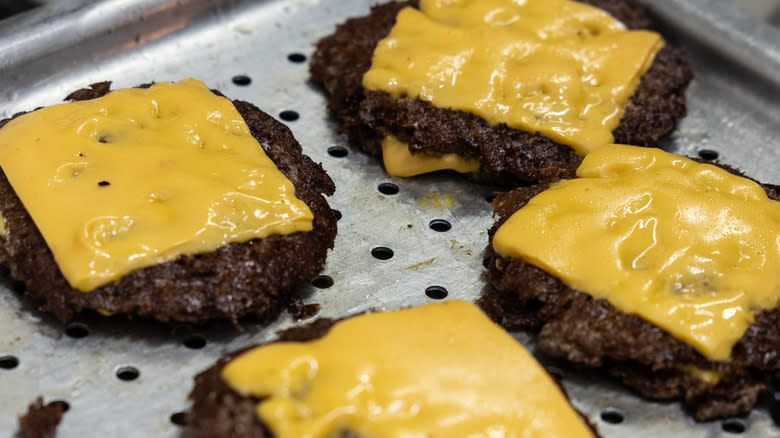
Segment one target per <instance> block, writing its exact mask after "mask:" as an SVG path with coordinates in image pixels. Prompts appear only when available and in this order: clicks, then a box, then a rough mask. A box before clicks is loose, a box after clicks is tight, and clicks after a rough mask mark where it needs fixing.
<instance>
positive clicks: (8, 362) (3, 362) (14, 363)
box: [0, 356, 19, 370]
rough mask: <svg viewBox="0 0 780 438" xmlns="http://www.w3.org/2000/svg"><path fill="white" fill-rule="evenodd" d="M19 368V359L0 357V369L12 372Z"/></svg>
mask: <svg viewBox="0 0 780 438" xmlns="http://www.w3.org/2000/svg"><path fill="white" fill-rule="evenodd" d="M18 366H19V359H17V358H16V356H0V368H2V369H4V370H12V369H14V368H16V367H18Z"/></svg>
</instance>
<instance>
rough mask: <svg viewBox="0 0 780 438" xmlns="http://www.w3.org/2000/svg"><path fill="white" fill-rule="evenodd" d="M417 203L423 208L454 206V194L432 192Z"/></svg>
mask: <svg viewBox="0 0 780 438" xmlns="http://www.w3.org/2000/svg"><path fill="white" fill-rule="evenodd" d="M417 205H419V206H420V207H421V208H427V207H430V208H452V206H453V205H454V203H453V201H452V196H450V195H448V194H442V195H439V193H438V192H432V193H431V194H429V195H426V196H423V197H422V198H420V199H418V200H417Z"/></svg>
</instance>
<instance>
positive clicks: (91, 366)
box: [0, 0, 780, 438]
mask: <svg viewBox="0 0 780 438" xmlns="http://www.w3.org/2000/svg"><path fill="white" fill-rule="evenodd" d="M369 3H370V2H368V1H366V0H338V1H336V0H330V1H326V0H287V1H284V0H276V1H240V0H234V1H230V0H212V1H206V0H179V1H173V0H137V1H129V0H105V1H99V2H95V1H84V0H62V1H59V2H52V3H50V4H48V5H47V6H45V7H41V8H38V9H36V10H35V11H33V12H30V13H27V14H23V15H22V16H19V17H14V18H12V19H10V20H6V21H4V22H1V23H0V117H6V116H8V115H11V114H13V113H15V112H16V111H21V110H27V109H31V108H35V107H38V106H42V105H50V104H55V103H58V102H59V101H60V100H61V99H62V97H64V96H65V95H66V94H67V93H68V92H69V91H71V90H74V89H77V88H80V87H83V86H85V85H87V84H89V83H92V82H96V81H100V80H106V79H110V80H113V81H114V83H115V86H116V87H125V86H132V85H136V84H139V83H144V82H149V81H155V80H156V81H165V80H178V79H181V78H184V77H190V76H192V77H196V78H199V79H202V80H204V81H205V82H206V83H207V84H208V85H209V86H211V87H212V88H217V89H220V90H221V91H222V92H224V93H225V94H226V95H228V96H230V97H233V98H239V99H243V100H248V101H251V102H254V103H256V104H257V105H258V106H260V107H261V108H263V109H264V110H265V111H267V112H269V113H271V114H274V115H278V114H280V113H281V112H282V111H286V110H292V111H296V112H298V113H299V115H300V118H299V119H297V120H295V121H292V122H288V124H289V126H290V128H291V129H292V130H293V131H294V133H295V135H296V136H297V138H298V139H299V141H300V142H301V143H302V145H303V147H304V149H305V151H306V153H307V154H309V155H310V156H311V157H312V158H313V159H314V160H315V161H320V162H322V163H323V165H324V167H325V169H326V170H327V171H328V172H329V173H330V175H331V176H332V177H333V179H334V180H335V181H336V183H337V186H338V191H337V192H336V194H335V195H334V196H333V197H332V198H331V199H330V202H331V205H332V207H333V208H335V209H338V210H339V211H340V212H341V213H342V214H343V217H342V219H341V220H340V221H339V237H338V238H337V240H336V247H335V249H334V250H333V251H332V252H331V254H330V257H329V261H328V264H327V266H326V268H325V270H324V272H323V274H324V275H327V276H330V277H331V278H332V279H333V285H332V286H331V287H329V288H325V289H318V288H316V287H314V286H304V287H303V288H302V289H303V294H304V296H305V300H306V302H311V303H320V304H321V313H320V314H321V315H322V316H341V315H347V314H351V313H354V312H359V311H362V310H365V309H367V308H370V307H373V308H378V309H395V308H399V307H402V306H410V305H418V304H423V303H426V302H428V301H430V300H431V298H428V297H427V296H426V294H425V292H424V291H425V289H426V288H427V287H429V286H432V285H436V286H442V287H444V288H446V289H447V290H448V292H449V297H451V298H452V297H458V298H463V299H467V300H474V299H475V298H476V297H477V296H478V295H479V294H480V292H481V290H482V288H483V285H484V283H483V280H482V279H481V275H482V272H483V268H482V263H481V254H482V252H483V249H484V247H485V245H486V243H487V236H486V230H487V229H488V227H489V226H490V224H491V218H490V214H491V209H490V207H489V204H488V202H487V201H486V200H485V198H486V196H487V195H488V194H489V193H490V192H491V191H492V188H490V187H483V186H477V185H474V184H470V183H468V182H466V181H463V180H460V179H457V178H453V177H451V176H450V175H436V176H426V177H421V178H417V179H413V180H404V179H397V178H390V177H388V176H387V175H385V174H384V172H383V171H382V170H381V168H380V167H379V166H378V165H377V162H376V161H375V160H374V159H372V158H369V157H367V156H365V155H363V154H362V153H360V152H358V151H356V150H355V149H352V148H349V146H348V145H347V144H346V141H345V139H344V138H343V137H340V136H336V135H334V133H333V128H334V125H333V124H332V123H331V122H329V121H328V117H327V114H326V110H325V100H324V97H323V96H322V95H321V94H320V93H319V92H317V91H316V90H315V89H313V88H312V87H311V86H310V85H309V84H308V82H307V78H308V73H307V65H306V63H305V62H303V63H300V62H293V61H290V60H289V59H288V55H290V54H293V53H299V54H303V55H305V56H307V57H308V56H309V55H310V54H311V52H312V50H313V44H314V42H315V41H316V40H317V39H318V38H320V37H322V36H324V35H326V34H328V33H330V32H331V31H332V30H333V28H334V26H335V24H337V23H339V22H341V21H343V20H344V18H345V17H347V16H351V15H360V14H363V13H365V12H367V11H368V8H369ZM645 3H646V4H648V6H650V7H651V8H653V10H654V11H655V12H656V13H657V15H658V16H659V18H660V19H661V21H662V22H663V23H665V29H664V30H665V32H666V34H667V36H669V37H670V38H671V39H672V40H675V41H677V42H678V43H682V44H684V45H686V46H687V47H688V48H689V59H690V61H691V63H692V64H693V67H694V69H695V70H696V73H697V78H696V80H695V82H694V83H693V84H692V86H691V88H690V92H689V108H690V115H689V116H688V118H686V119H685V120H684V121H683V122H682V123H681V124H680V126H679V129H678V131H677V132H676V133H675V134H674V135H672V136H671V137H670V138H668V139H667V140H666V141H665V142H664V146H665V147H666V148H668V149H669V150H672V151H676V152H680V153H684V154H688V155H696V154H698V152H699V151H700V150H702V149H709V150H715V151H717V152H719V153H720V156H721V158H722V159H723V161H725V162H727V163H730V164H733V165H736V166H739V167H740V168H742V169H744V170H745V171H747V172H748V173H749V174H752V175H754V176H755V177H757V178H759V179H761V180H764V181H770V182H775V183H778V182H780V177H778V172H777V165H778V163H780V159H779V158H780V103H778V99H777V98H778V96H780V85H778V77H776V76H773V73H772V72H773V71H774V72H776V71H778V70H776V69H775V70H773V66H775V65H777V64H776V63H777V62H778V61H777V60H778V55H777V53H778V50H780V37H778V35H780V33H778V29H777V28H774V27H772V26H770V25H768V24H765V23H768V22H769V21H770V20H769V18H766V19H759V18H757V17H749V16H747V15H746V14H744V13H739V11H736V12H735V11H734V10H732V8H731V7H730V6H728V4H727V3H726V1H725V0H723V1H720V2H718V1H715V0H687V1H686V0H655V1H652V2H651V1H649V0H648V1H645ZM735 14H736V15H735ZM681 17H682V18H683V19H681ZM686 19H687V20H686ZM746 48H747V49H746ZM748 49H749V50H750V52H749V53H748V55H749V56H745V53H744V52H745V50H748ZM735 54H737V55H735ZM768 72H769V73H768ZM241 74H243V75H248V76H249V77H250V78H251V79H252V82H251V84H249V85H247V86H238V85H236V84H234V83H233V82H232V81H231V78H232V77H233V76H235V75H241ZM774 74H776V73H774ZM333 146H343V147H347V151H348V155H347V156H346V157H334V156H331V155H329V153H328V148H330V147H333ZM384 182H392V183H395V184H397V185H398V187H399V189H400V190H399V192H398V193H397V194H394V195H383V194H382V193H380V192H379V191H378V190H377V186H378V185H379V184H381V183H384ZM434 219H445V220H447V221H449V222H450V223H451V229H450V230H449V231H446V232H437V231H434V230H432V229H430V227H429V223H430V221H431V220H434ZM377 246H386V247H389V248H391V249H392V250H393V251H394V256H393V257H392V258H391V259H389V260H385V261H382V260H377V259H375V258H373V257H372V256H371V249H372V248H375V247H377ZM0 279H1V280H2V285H0V435H2V436H13V435H14V434H15V433H16V432H15V430H16V416H17V415H18V414H19V413H21V412H23V411H24V410H25V409H26V405H27V404H28V403H29V402H31V401H32V400H33V399H34V397H35V396H37V395H38V394H42V395H44V396H45V397H46V398H47V400H54V399H59V400H65V401H67V402H68V404H69V405H70V410H69V411H68V413H67V414H66V415H65V419H64V422H63V424H62V425H61V427H60V432H59V435H58V436H60V437H63V438H67V437H81V436H127V437H150V436H166V437H176V436H180V435H184V436H186V435H187V430H186V428H185V427H181V426H178V425H176V424H174V422H173V421H171V416H172V414H175V413H177V412H180V411H182V410H185V409H186V408H187V407H188V402H187V398H186V397H187V393H188V391H189V390H190V388H191V385H192V377H193V376H194V375H195V374H196V373H197V372H199V371H200V370H203V369H204V368H206V367H208V366H209V365H210V364H211V363H213V362H214V361H215V360H216V359H217V358H218V357H219V356H221V355H222V354H224V353H226V352H229V351H232V350H235V349H237V348H240V347H243V346H246V345H248V344H249V343H254V342H260V341H263V340H266V339H269V338H270V337H272V336H273V333H274V331H275V330H277V329H279V328H282V327H287V326H290V325H291V324H293V323H294V322H293V321H291V320H290V318H289V317H288V316H284V317H282V318H280V320H278V321H276V322H274V323H273V324H271V325H270V326H262V325H258V324H256V323H251V322H247V323H245V325H244V328H245V331H244V332H237V331H236V330H234V329H233V328H231V327H226V326H224V325H220V324H214V325H212V326H209V327H203V328H199V329H197V330H196V331H194V332H193V331H192V330H190V329H184V328H177V329H172V328H169V327H165V326H161V325H158V324H154V323H149V322H143V321H125V320H122V319H116V318H91V319H85V320H81V321H80V322H81V323H83V324H84V325H82V326H79V327H76V328H77V329H78V328H81V329H82V333H81V334H84V330H83V329H86V333H87V335H86V336H84V337H72V336H68V335H67V334H66V331H67V330H66V326H64V325H63V324H61V323H58V322H57V321H55V320H54V319H53V318H51V317H50V316H47V315H44V314H40V313H38V312H37V311H35V308H34V305H33V304H32V303H29V302H26V301H25V300H22V299H21V298H20V295H19V293H18V292H15V291H14V289H15V288H14V284H13V282H12V281H10V280H9V279H8V278H7V274H4V275H2V276H0ZM71 328H72V327H71ZM76 331H78V330H76ZM71 333H73V332H71ZM75 334H78V333H75ZM192 335H199V336H201V338H200V339H204V340H205V341H206V344H205V346H203V347H202V348H197V349H196V348H188V347H187V346H186V345H185V344H184V342H183V341H184V340H186V339H188V338H190V337H192ZM517 337H518V339H520V340H521V341H523V342H524V343H526V344H527V345H529V346H531V347H533V345H532V344H533V342H532V340H531V339H530V338H529V336H527V335H524V334H518V335H517ZM14 358H15V359H16V360H17V361H18V365H17V366H15V367H12V365H13V359H14ZM3 366H5V367H8V369H6V368H3ZM128 366H130V367H134V368H135V369H137V370H138V371H139V372H140V375H139V377H138V378H136V379H134V380H131V381H124V380H121V379H119V378H118V377H117V372H118V371H119V370H121V369H122V368H123V367H128ZM563 374H564V376H565V379H564V381H565V385H566V388H567V389H568V391H569V394H570V396H571V398H572V399H573V401H574V404H575V405H576V406H577V407H578V408H580V409H581V410H582V411H583V412H584V413H585V414H586V415H587V416H588V417H589V418H590V419H591V420H592V421H593V422H594V423H595V424H596V425H597V426H598V428H599V430H600V432H601V434H602V435H603V436H605V437H629V436H630V437H657V436H683V437H713V436H720V435H730V434H732V433H733V432H728V431H725V430H726V429H728V430H732V431H733V430H735V429H739V428H740V425H741V427H743V428H744V434H746V435H749V436H755V437H774V436H780V429H778V428H776V427H774V426H772V422H771V419H770V418H769V416H768V413H767V411H766V408H764V407H759V408H758V409H757V410H755V411H754V412H753V413H752V414H751V415H750V416H749V417H748V418H746V419H744V420H738V421H739V423H738V424H737V425H735V424H734V423H724V422H713V423H709V424H695V423H694V422H693V421H692V420H690V419H689V418H688V417H686V416H685V415H684V414H683V413H682V412H681V410H680V407H679V405H678V404H677V403H653V402H648V401H644V400H642V399H640V398H638V397H637V396H635V395H634V394H633V393H631V392H630V391H628V390H626V389H625V388H622V387H621V386H619V385H617V384H615V383H614V382H612V381H610V380H608V379H603V378H602V377H600V376H599V375H598V374H597V373H590V374H577V373H575V372H572V371H570V370H568V371H567V370H563ZM609 409H614V410H618V411H619V412H620V413H621V414H622V415H623V421H622V422H621V423H620V424H612V423H609V422H606V421H604V420H603V419H602V417H601V413H602V412H604V411H605V410H609ZM176 418H177V417H176V416H174V419H176ZM724 424H726V426H725V427H724Z"/></svg>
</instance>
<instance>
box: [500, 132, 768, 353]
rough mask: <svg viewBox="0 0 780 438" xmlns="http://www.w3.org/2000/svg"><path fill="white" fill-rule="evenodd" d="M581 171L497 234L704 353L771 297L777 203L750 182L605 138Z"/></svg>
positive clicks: (504, 243)
mask: <svg viewBox="0 0 780 438" xmlns="http://www.w3.org/2000/svg"><path fill="white" fill-rule="evenodd" d="M577 176H578V177H579V178H577V179H574V180H568V181H563V182H560V183H558V184H556V185H554V186H552V187H551V188H550V189H549V190H546V191H545V192H543V193H541V194H539V195H537V196H536V197H534V198H532V199H531V200H530V201H529V202H528V204H527V205H526V206H525V207H523V208H522V209H520V210H518V211H517V212H516V213H515V214H514V215H513V216H511V217H510V218H509V220H507V222H506V223H504V225H503V226H501V227H500V228H499V230H498V231H497V232H496V234H495V236H494V240H493V246H494V248H495V249H496V251H497V252H498V253H499V254H501V255H502V256H504V257H514V258H522V259H524V260H526V261H528V262H530V263H532V264H534V265H536V266H538V267H540V268H542V269H544V270H545V271H547V272H549V273H551V274H552V275H554V276H555V277H558V278H560V279H561V280H562V281H563V282H564V283H565V284H567V285H569V286H571V287H572V288H574V289H577V290H580V291H584V292H587V293H589V294H591V295H593V296H594V297H597V298H605V299H607V300H608V301H609V302H610V303H611V304H612V305H614V306H615V307H616V308H617V309H619V310H621V311H623V312H626V313H630V314H636V315H638V316H640V317H641V318H643V319H645V320H647V321H649V322H651V323H653V324H655V325H657V326H659V327H661V328H663V329H664V330H666V331H667V332H669V333H670V334H671V335H672V336H675V337H676V338H678V339H680V340H682V341H684V342H686V343H688V344H689V345H691V346H692V347H693V348H695V349H696V350H698V351H699V352H700V353H701V354H702V355H704V356H706V357H708V358H710V359H712V360H719V361H722V360H726V359H728V358H729V355H730V353H731V349H732V347H733V346H734V344H735V343H736V342H737V341H738V340H739V339H740V338H741V337H742V336H743V334H744V333H745V330H746V329H747V327H748V326H749V324H751V322H752V321H753V318H754V315H755V314H756V313H757V312H759V311H761V310H763V309H772V308H774V307H775V305H776V304H777V301H778V299H779V298H780V202H777V201H773V200H770V199H769V198H768V197H767V195H766V192H764V190H763V189H762V188H761V187H760V186H759V185H758V184H756V183H754V182H752V181H750V180H748V179H746V178H741V177H737V176H735V175H732V174H730V173H728V172H726V171H725V170H723V169H720V168H718V167H715V166H712V165H705V164H699V163H696V162H694V161H692V160H689V159H687V158H683V157H681V156H678V155H674V154H670V153H667V152H664V151H661V150H659V149H655V148H639V147H633V146H619V145H611V146H606V147H604V148H601V149H598V150H596V151H594V152H592V153H590V154H589V155H588V156H586V157H585V159H584V161H583V162H582V164H581V165H580V167H579V168H578V169H577Z"/></svg>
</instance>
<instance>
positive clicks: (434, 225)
mask: <svg viewBox="0 0 780 438" xmlns="http://www.w3.org/2000/svg"><path fill="white" fill-rule="evenodd" d="M428 226H429V227H430V228H431V229H432V230H433V231H436V232H439V233H444V232H446V231H449V230H450V228H452V224H450V221H448V220H445V219H434V220H432V221H431V222H430V223H428Z"/></svg>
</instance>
